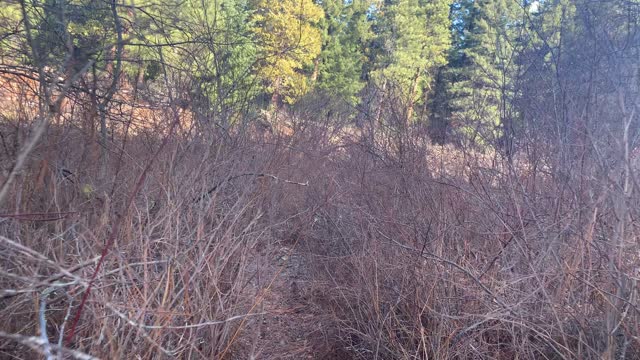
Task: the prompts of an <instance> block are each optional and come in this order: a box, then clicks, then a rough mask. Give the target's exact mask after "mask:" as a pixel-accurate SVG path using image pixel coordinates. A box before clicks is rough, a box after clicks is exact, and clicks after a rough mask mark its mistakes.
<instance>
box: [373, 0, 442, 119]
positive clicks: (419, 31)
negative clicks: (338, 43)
mask: <svg viewBox="0 0 640 360" xmlns="http://www.w3.org/2000/svg"><path fill="white" fill-rule="evenodd" d="M377 16H378V17H379V18H378V24H377V27H376V29H377V32H378V33H377V36H378V39H377V45H378V53H377V58H376V62H377V64H376V67H377V69H376V70H375V71H374V72H373V78H374V80H375V81H376V82H377V83H378V84H379V85H380V86H381V87H382V88H383V89H388V90H390V91H393V92H394V93H396V94H398V95H399V97H400V99H401V100H402V101H403V103H404V106H405V120H406V121H410V120H411V119H412V117H413V112H414V106H415V104H416V103H417V102H419V101H420V99H422V95H423V93H424V90H425V89H426V90H427V92H428V90H430V89H431V87H432V83H433V80H434V78H435V76H436V72H437V69H438V67H439V66H442V65H444V64H445V63H446V61H447V58H446V52H447V50H448V48H449V46H450V43H451V38H450V36H449V1H446V0H406V1H393V2H392V1H389V2H387V3H386V4H385V5H384V6H383V7H382V8H381V9H380V11H379V13H378V15H377Z"/></svg>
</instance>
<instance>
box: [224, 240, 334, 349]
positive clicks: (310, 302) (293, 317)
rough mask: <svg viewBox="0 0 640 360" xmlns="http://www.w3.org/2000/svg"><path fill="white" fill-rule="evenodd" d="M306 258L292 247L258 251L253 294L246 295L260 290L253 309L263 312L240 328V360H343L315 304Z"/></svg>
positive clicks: (252, 288) (325, 320)
mask: <svg viewBox="0 0 640 360" xmlns="http://www.w3.org/2000/svg"><path fill="white" fill-rule="evenodd" d="M305 258H306V256H305V255H304V254H302V253H300V252H299V251H298V250H297V249H296V248H295V245H294V246H291V247H287V246H283V247H280V248H276V249H274V250H272V251H268V252H265V254H263V255H262V259H261V262H262V264H260V265H259V266H260V267H261V268H260V270H259V271H257V272H256V274H258V275H257V276H256V278H254V280H253V285H254V286H252V287H251V290H250V291H253V292H254V293H253V294H247V295H248V296H251V295H255V292H256V291H261V292H262V294H263V296H262V297H258V298H257V301H256V302H257V305H256V306H255V309H254V311H253V313H259V314H263V315H260V316H256V317H254V318H252V320H250V321H248V322H247V324H246V329H244V330H243V337H242V339H241V340H240V341H239V344H238V345H240V346H239V347H240V348H242V349H243V350H241V351H240V353H242V354H243V356H242V358H247V359H326V360H330V359H342V357H340V356H339V355H338V354H339V353H340V351H339V349H337V348H334V347H333V346H332V345H331V341H330V338H331V337H332V335H333V334H330V333H328V331H329V329H331V327H330V326H327V325H328V324H326V323H327V322H328V321H329V320H328V316H326V315H325V314H322V313H321V312H320V310H319V306H318V304H317V303H316V301H317V299H318V298H321V297H318V296H317V295H318V292H319V290H318V289H314V287H313V286H312V285H311V284H312V281H311V278H310V274H309V270H308V268H307V266H306V262H305ZM323 324H325V325H323ZM236 355H237V353H236Z"/></svg>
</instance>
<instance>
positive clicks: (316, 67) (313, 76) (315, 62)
mask: <svg viewBox="0 0 640 360" xmlns="http://www.w3.org/2000/svg"><path fill="white" fill-rule="evenodd" d="M319 71H320V58H316V59H315V60H313V73H312V74H311V85H314V84H315V83H316V81H317V80H318V72H319Z"/></svg>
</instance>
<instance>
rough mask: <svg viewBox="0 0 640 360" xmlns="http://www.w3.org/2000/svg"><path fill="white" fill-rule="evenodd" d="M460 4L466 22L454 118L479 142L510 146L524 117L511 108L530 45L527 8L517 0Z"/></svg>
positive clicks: (460, 55)
mask: <svg viewBox="0 0 640 360" xmlns="http://www.w3.org/2000/svg"><path fill="white" fill-rule="evenodd" d="M461 4H462V5H463V6H464V8H465V15H464V16H465V18H464V19H463V20H462V21H466V22H467V24H465V25H464V26H462V34H461V35H460V36H462V37H463V39H462V40H460V43H459V47H458V49H457V51H459V54H456V56H459V59H458V61H459V62H460V63H459V65H460V66H461V71H460V73H459V74H458V78H457V79H456V80H457V81H456V83H455V84H454V86H453V96H454V100H453V101H452V105H453V114H452V117H453V119H454V121H456V123H457V124H458V125H459V126H461V127H462V129H463V131H464V132H465V133H467V135H468V136H469V137H470V139H472V141H474V142H477V143H482V144H486V143H492V142H494V141H495V140H499V139H502V140H505V141H507V142H509V141H510V140H509V139H510V138H511V136H512V132H513V122H514V121H515V120H516V118H517V117H518V116H519V114H518V112H517V110H516V109H515V108H514V107H513V106H512V104H513V103H514V100H515V98H516V97H517V96H518V92H517V90H516V82H517V79H518V78H519V76H520V75H521V71H522V70H521V67H520V64H519V55H520V54H521V53H522V52H523V49H524V48H525V46H526V44H525V38H526V36H525V33H526V27H525V26H526V23H527V20H526V19H527V17H526V14H525V13H524V12H525V11H527V10H526V7H524V6H522V5H520V4H518V3H517V2H516V1H513V0H476V1H473V2H468V1H465V2H461Z"/></svg>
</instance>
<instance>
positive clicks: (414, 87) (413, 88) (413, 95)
mask: <svg viewBox="0 0 640 360" xmlns="http://www.w3.org/2000/svg"><path fill="white" fill-rule="evenodd" d="M419 79H420V69H418V70H416V74H415V75H414V76H413V84H412V85H411V92H410V93H409V103H408V104H407V117H406V118H405V124H404V125H405V126H407V125H409V124H410V123H411V118H412V117H413V108H414V106H415V102H416V94H417V93H418V80H419Z"/></svg>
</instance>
